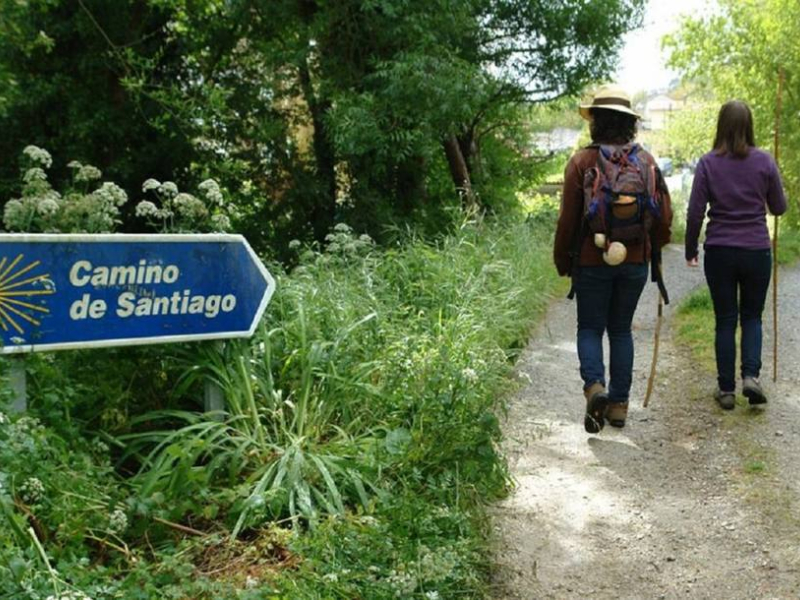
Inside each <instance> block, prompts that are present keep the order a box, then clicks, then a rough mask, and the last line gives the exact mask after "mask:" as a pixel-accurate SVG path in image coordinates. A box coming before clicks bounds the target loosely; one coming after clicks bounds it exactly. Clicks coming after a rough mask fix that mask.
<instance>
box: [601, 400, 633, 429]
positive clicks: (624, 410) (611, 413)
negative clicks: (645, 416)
mask: <svg viewBox="0 0 800 600" xmlns="http://www.w3.org/2000/svg"><path fill="white" fill-rule="evenodd" d="M627 417H628V403H627V402H609V404H608V408H606V421H608V424H609V425H611V426H612V427H625V419H626V418H627Z"/></svg>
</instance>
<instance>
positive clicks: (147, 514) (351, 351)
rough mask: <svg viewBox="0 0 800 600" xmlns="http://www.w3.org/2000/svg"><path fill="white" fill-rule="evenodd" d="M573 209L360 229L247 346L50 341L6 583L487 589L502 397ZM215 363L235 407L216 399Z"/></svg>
mask: <svg viewBox="0 0 800 600" xmlns="http://www.w3.org/2000/svg"><path fill="white" fill-rule="evenodd" d="M554 218H555V214H554V212H553V205H552V204H549V205H548V204H542V205H540V208H539V212H538V213H534V214H532V215H531V218H529V219H528V220H527V221H526V222H520V221H513V220H512V221H506V222H502V223H496V224H489V223H479V222H477V223H465V224H464V225H463V226H462V227H461V228H460V230H459V232H458V233H457V234H456V235H452V236H447V237H443V238H441V239H440V240H439V241H438V242H437V243H436V244H433V245H431V244H430V243H426V242H423V241H421V240H418V241H411V242H409V243H408V244H406V245H404V246H402V247H397V248H393V249H386V250H379V249H377V248H376V247H375V246H374V244H373V243H372V241H371V240H369V239H368V238H366V237H358V236H355V235H354V234H353V232H352V231H351V230H350V229H349V228H347V227H345V226H343V225H342V226H339V227H338V228H337V230H336V231H335V232H334V233H333V234H332V235H331V236H329V238H328V240H327V243H326V246H325V248H324V250H315V249H314V247H308V246H302V245H299V246H296V248H295V251H296V252H298V254H299V257H298V266H297V267H296V268H294V269H293V270H292V271H291V272H283V271H282V270H281V269H280V268H279V267H278V266H277V265H275V266H273V268H274V269H275V270H276V271H277V273H278V292H277V293H276V297H275V299H274V300H273V304H272V305H271V308H270V311H269V315H268V317H267V318H266V319H265V322H264V323H263V324H262V327H261V329H260V330H259V332H258V334H257V335H256V336H255V337H254V338H253V339H252V340H250V341H249V342H230V343H227V344H226V345H225V348H224V349H222V350H221V351H220V350H218V349H216V347H214V346H213V345H195V346H192V347H189V348H188V349H182V350H180V351H178V350H177V349H175V348H172V347H164V348H160V347H156V348H149V349H142V350H136V351H133V352H131V351H130V350H128V351H125V352H123V351H112V352H109V351H103V352H89V351H84V352H70V353H60V354H49V355H32V356H30V357H29V358H28V359H27V361H28V370H29V372H30V373H31V379H32V380H33V381H35V382H36V383H35V385H34V386H33V389H32V390H31V405H32V408H33V410H32V414H31V415H30V416H25V417H23V418H21V419H9V417H8V416H7V415H4V416H3V418H2V421H3V422H2V424H0V436H3V443H2V448H3V452H5V454H4V455H3V461H2V468H0V471H2V473H1V474H0V479H1V480H2V484H3V486H2V502H3V504H2V506H3V511H4V512H3V514H4V515H5V516H4V519H3V520H0V540H2V544H1V545H0V581H2V584H0V585H2V586H4V587H2V588H0V589H2V590H3V592H5V593H6V594H8V595H10V596H11V597H15V598H46V597H47V596H49V595H50V596H54V597H62V598H63V597H66V596H64V593H65V592H66V591H68V590H69V591H76V590H80V591H81V592H84V593H85V594H87V595H88V596H90V597H91V598H122V597H124V598H149V597H152V594H153V593H156V592H155V591H154V590H158V592H157V594H158V595H159V597H162V598H170V597H174V598H232V597H241V598H261V597H264V594H265V593H272V594H275V596H276V597H287V598H297V597H303V598H315V597H340V598H353V597H364V598H394V597H398V594H399V597H425V598H437V597H438V598H445V597H455V596H459V597H480V595H481V593H482V590H483V586H484V583H485V578H484V575H485V573H486V553H485V548H484V546H483V542H482V541H481V540H482V539H483V538H484V536H485V535H486V531H485V530H484V527H485V525H484V524H483V521H482V518H481V505H482V502H483V501H484V500H485V499H487V498H492V497H497V496H500V495H502V494H503V493H504V490H505V487H506V483H507V475H506V470H505V465H504V462H503V459H502V457H501V456H499V455H498V453H497V446H496V444H497V441H498V439H499V428H498V417H497V415H498V412H497V411H498V408H499V406H498V395H500V394H501V392H502V390H505V389H508V388H509V386H511V385H513V382H512V381H510V380H509V379H508V374H509V372H510V367H511V366H512V364H513V359H514V356H515V355H516V352H517V351H518V349H519V348H521V347H522V345H523V343H524V340H525V336H526V334H527V328H528V326H529V324H530V323H531V322H532V320H533V319H535V318H536V316H537V315H538V314H539V313H540V311H541V310H542V309H543V308H544V306H545V305H546V303H547V300H548V290H551V289H553V285H554V279H555V278H554V274H553V270H552V268H551V266H550V252H549V239H550V237H549V227H550V223H552V219H554ZM208 380H212V381H214V382H216V383H218V384H219V385H221V386H222V388H223V390H224V391H225V396H226V400H227V406H228V412H227V414H226V415H225V418H224V419H223V420H217V419H216V415H214V414H208V415H203V414H201V413H198V412H196V411H197V409H198V408H199V406H201V403H202V393H203V388H202V385H203V384H204V382H205V381H208ZM323 589H324V590H325V591H324V592H322V591H321V590H323ZM267 590H272V592H267ZM58 594H62V596H58ZM76 597H78V596H76Z"/></svg>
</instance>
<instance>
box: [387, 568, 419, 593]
mask: <svg viewBox="0 0 800 600" xmlns="http://www.w3.org/2000/svg"><path fill="white" fill-rule="evenodd" d="M387 580H388V582H389V584H390V585H391V586H392V587H393V588H394V590H395V593H394V595H395V597H397V598H407V597H408V596H410V595H411V594H413V593H414V591H415V590H416V589H417V579H416V578H415V577H414V576H412V575H410V574H408V573H405V572H403V571H400V572H397V571H392V572H391V573H390V574H389V577H388V578H387Z"/></svg>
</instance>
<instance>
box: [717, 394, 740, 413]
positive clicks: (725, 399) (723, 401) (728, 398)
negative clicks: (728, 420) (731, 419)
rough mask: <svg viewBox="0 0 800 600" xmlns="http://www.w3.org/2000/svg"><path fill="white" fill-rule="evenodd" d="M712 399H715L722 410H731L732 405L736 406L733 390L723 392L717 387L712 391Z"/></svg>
mask: <svg viewBox="0 0 800 600" xmlns="http://www.w3.org/2000/svg"><path fill="white" fill-rule="evenodd" d="M714 400H716V401H717V403H718V404H719V406H720V408H722V409H724V410H733V407H734V406H736V393H735V392H723V391H722V390H720V389H717V391H716V392H714Z"/></svg>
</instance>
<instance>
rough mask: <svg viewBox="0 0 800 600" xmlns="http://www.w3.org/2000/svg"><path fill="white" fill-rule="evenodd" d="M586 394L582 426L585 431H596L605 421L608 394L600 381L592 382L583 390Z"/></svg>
mask: <svg viewBox="0 0 800 600" xmlns="http://www.w3.org/2000/svg"><path fill="white" fill-rule="evenodd" d="M583 395H584V396H586V416H585V417H584V418H583V428H584V429H586V432H587V433H597V432H599V431H600V430H601V429H602V428H603V426H604V425H605V424H606V422H605V417H604V415H605V412H606V406H608V394H607V393H606V388H605V386H603V384H601V383H593V384H592V385H590V386H589V387H588V388H586V389H585V390H583Z"/></svg>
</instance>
